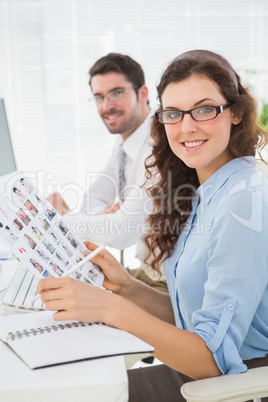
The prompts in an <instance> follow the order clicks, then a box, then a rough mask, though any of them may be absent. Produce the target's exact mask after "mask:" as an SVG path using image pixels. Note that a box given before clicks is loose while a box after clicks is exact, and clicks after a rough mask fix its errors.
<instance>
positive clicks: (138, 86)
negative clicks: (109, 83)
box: [88, 85, 142, 106]
mask: <svg viewBox="0 0 268 402" xmlns="http://www.w3.org/2000/svg"><path fill="white" fill-rule="evenodd" d="M141 86H142V85H133V86H132V87H129V88H122V87H118V88H114V89H111V90H110V91H109V92H108V93H107V94H106V95H100V96H102V101H101V103H99V105H101V104H102V103H103V102H104V98H105V97H107V99H108V101H109V102H116V100H114V101H113V100H110V99H109V94H110V93H111V92H113V91H116V90H123V96H122V98H123V97H124V94H125V91H129V90H130V89H134V90H135V89H138V88H140V87H141ZM135 92H136V93H137V91H135ZM137 94H138V93H137ZM122 98H119V99H118V100H120V99H122ZM88 101H89V102H90V103H91V104H95V105H97V106H98V103H97V101H96V99H95V98H94V95H93V98H90V99H88Z"/></svg>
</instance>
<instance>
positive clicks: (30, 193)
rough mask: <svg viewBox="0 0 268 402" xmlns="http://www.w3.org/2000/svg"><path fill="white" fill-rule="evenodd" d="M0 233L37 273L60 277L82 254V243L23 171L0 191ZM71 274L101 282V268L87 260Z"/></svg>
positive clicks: (75, 276)
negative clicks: (4, 189) (2, 191)
mask: <svg viewBox="0 0 268 402" xmlns="http://www.w3.org/2000/svg"><path fill="white" fill-rule="evenodd" d="M0 236H1V238H2V239H3V240H4V241H5V242H6V243H7V244H8V245H9V247H10V248H11V250H12V252H13V253H14V254H15V255H16V257H17V258H18V259H19V260H20V261H21V262H22V263H23V264H24V265H26V266H27V267H28V268H29V269H30V270H31V271H33V272H34V273H36V274H37V275H38V276H40V277H45V278H51V277H60V276H62V274H63V273H64V272H65V271H67V270H69V269H70V268H72V267H73V266H74V265H75V264H77V263H78V262H79V261H81V260H82V259H83V258H84V257H85V256H86V254H85V251H86V250H87V248H86V246H85V245H84V243H83V242H81V241H80V239H78V238H77V237H76V236H75V235H74V234H73V233H72V231H71V230H69V229H68V228H67V227H66V225H65V224H64V223H63V220H62V217H61V215H60V214H58V213H57V211H56V210H55V209H54V208H53V207H52V205H51V204H50V203H49V202H48V201H47V200H46V199H45V198H44V197H43V195H42V194H40V192H39V191H38V189H37V187H36V186H35V185H34V184H33V183H32V182H31V181H30V179H29V178H27V177H26V176H25V175H24V174H23V173H22V174H20V175H17V176H16V179H13V180H12V183H11V184H10V183H9V185H8V186H7V189H6V191H5V192H4V193H2V194H0ZM72 276H73V277H74V278H76V279H81V280H84V281H87V282H89V283H91V284H94V285H97V286H101V285H102V282H103V273H102V271H101V269H100V268H99V267H98V266H97V265H95V264H92V263H91V262H87V263H85V264H84V265H83V266H82V267H81V268H80V269H79V270H78V271H77V272H75V273H74V274H72Z"/></svg>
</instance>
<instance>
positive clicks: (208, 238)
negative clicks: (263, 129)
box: [164, 157, 268, 374]
mask: <svg viewBox="0 0 268 402" xmlns="http://www.w3.org/2000/svg"><path fill="white" fill-rule="evenodd" d="M255 164H256V160H255V158H253V157H246V158H238V159H234V160H232V161H231V162H229V163H227V164H226V165H224V166H222V167H221V168H220V169H219V170H217V171H216V172H215V173H214V174H213V175H212V176H211V177H210V178H209V179H208V180H207V181H206V182H205V183H204V184H203V185H202V186H200V187H199V188H198V190H197V197H195V198H194V199H193V201H192V207H193V208H192V214H191V215H190V216H189V218H188V220H187V222H186V224H185V227H184V229H183V231H182V233H181V235H180V237H179V239H178V241H177V243H176V246H175V248H174V251H173V253H172V255H171V257H170V258H168V259H167V260H166V261H165V262H164V270H165V274H166V278H167V283H168V288H169V292H170V297H171V301H172V306H173V309H174V315H175V319H176V325H177V327H179V328H182V329H185V330H187V331H191V332H195V333H196V334H197V335H199V336H200V337H201V338H202V339H203V340H204V341H205V342H206V345H207V347H208V348H209V349H210V350H211V352H212V353H213V356H214V359H215V361H216V363H217V365H218V367H219V369H220V370H221V372H222V373H223V374H231V373H240V372H244V371H246V370H247V367H246V365H245V364H244V363H243V360H248V359H253V358H255V357H264V356H265V355H267V354H268V181H267V180H266V179H265V178H264V177H263V176H262V175H261V173H259V172H258V171H256V169H255Z"/></svg>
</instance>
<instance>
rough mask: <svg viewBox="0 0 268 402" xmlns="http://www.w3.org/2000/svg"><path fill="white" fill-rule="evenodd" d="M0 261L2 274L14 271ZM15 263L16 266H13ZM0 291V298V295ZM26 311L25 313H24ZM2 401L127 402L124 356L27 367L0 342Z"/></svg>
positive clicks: (0, 398)
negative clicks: (34, 367)
mask: <svg viewBox="0 0 268 402" xmlns="http://www.w3.org/2000/svg"><path fill="white" fill-rule="evenodd" d="M9 263H10V262H6V261H5V262H4V263H2V272H1V277H0V278H2V280H3V282H2V283H4V282H5V281H6V278H5V277H6V275H7V276H9V277H10V278H11V277H12V275H13V273H14V267H13V269H12V267H11V266H9V267H8V268H9V269H8V270H7V269H6V268H7V265H10V264H9ZM14 266H15V265H14ZM1 295H2V294H1V293H0V298H1ZM26 314H27V313H26ZM0 356H1V357H0V401H1V402H18V401H19V402H48V401H50V402H74V401H79V402H106V401H107V402H108V401H109V402H113V401H114V402H115V401H116V402H126V401H127V400H128V378H127V373H126V369H125V362H124V357H123V356H116V357H110V358H105V359H96V360H88V361H83V362H77V363H69V364H63V365H59V366H53V367H47V368H42V369H37V370H30V369H29V368H28V367H27V366H26V364H25V363H24V362H23V361H22V360H20V358H18V357H17V356H16V354H15V353H14V352H13V351H12V350H11V349H10V348H9V347H8V346H7V345H6V344H5V343H3V342H1V341H0Z"/></svg>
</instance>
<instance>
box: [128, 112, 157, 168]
mask: <svg viewBox="0 0 268 402" xmlns="http://www.w3.org/2000/svg"><path fill="white" fill-rule="evenodd" d="M151 116H152V115H151V113H149V114H148V116H147V117H146V119H145V120H144V121H143V123H141V125H140V126H139V127H138V128H137V129H136V130H135V131H133V133H132V134H131V135H130V136H129V137H128V138H127V139H126V141H124V142H123V150H124V151H125V153H126V154H127V156H128V157H129V158H130V159H132V160H135V159H136V158H137V157H138V156H139V155H140V149H141V148H142V146H143V144H144V143H145V142H148V143H149V137H148V134H149V132H150V122H151Z"/></svg>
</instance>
